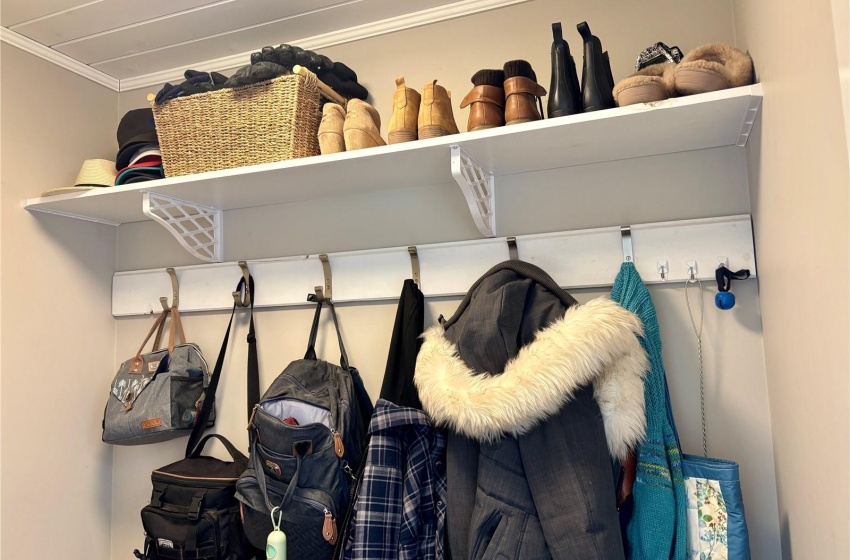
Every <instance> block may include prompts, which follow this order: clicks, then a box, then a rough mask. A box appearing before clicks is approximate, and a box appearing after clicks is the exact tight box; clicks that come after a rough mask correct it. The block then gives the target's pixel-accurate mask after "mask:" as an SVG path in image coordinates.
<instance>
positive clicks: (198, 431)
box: [174, 275, 260, 457]
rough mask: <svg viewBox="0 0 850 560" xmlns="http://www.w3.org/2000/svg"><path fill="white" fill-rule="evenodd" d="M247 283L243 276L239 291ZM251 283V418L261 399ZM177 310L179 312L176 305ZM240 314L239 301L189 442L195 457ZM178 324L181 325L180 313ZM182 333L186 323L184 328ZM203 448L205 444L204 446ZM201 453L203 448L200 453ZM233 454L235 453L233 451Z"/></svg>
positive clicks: (188, 454)
mask: <svg viewBox="0 0 850 560" xmlns="http://www.w3.org/2000/svg"><path fill="white" fill-rule="evenodd" d="M244 286H245V278H244V277H243V278H240V279H239V283H238V284H237V285H236V291H239V290H241V289H242V288H243V287H244ZM248 286H249V287H250V290H251V319H250V327H249V330H248V418H250V417H251V413H252V412H253V409H254V405H256V404H257V403H258V402H259V401H260V372H259V365H258V360H257V337H256V333H255V331H254V298H255V297H256V296H255V294H256V290H255V289H254V278H253V277H252V276H250V275H249V276H248ZM174 311H177V309H176V308H175V309H174ZM235 315H236V303H234V304H233V310H232V311H231V312H230V320H229V321H228V323H227V330H226V331H225V333H224V340H222V341H221V349H220V350H219V352H218V359H216V361H215V367H214V368H213V374H212V377H210V384H209V385H208V386H207V388H206V390H205V391H204V395H203V404H202V405H201V410H200V412H199V413H198V416H197V417H196V419H195V426H194V427H193V428H192V433H191V434H190V435H189V442H188V443H187V444H186V457H191V456H192V455H193V453H194V450H195V448H196V447H198V446H199V445H200V443H199V440H200V439H201V435H202V434H203V433H204V430H206V428H207V422H209V419H210V415H211V414H212V410H213V405H214V403H215V392H216V389H218V382H219V380H220V379H221V370H222V368H223V367H224V357H225V355H226V354H227V345H228V342H229V341H230V330H231V328H232V327H233V317H234V316H235ZM177 321H178V325H179V324H180V319H179V312H178V319H177ZM180 330H181V333H182V326H181V327H180ZM201 447H203V446H202V445H201ZM198 453H200V451H199V452H198ZM231 455H232V453H231Z"/></svg>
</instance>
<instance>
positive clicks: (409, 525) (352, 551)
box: [344, 399, 446, 560]
mask: <svg viewBox="0 0 850 560" xmlns="http://www.w3.org/2000/svg"><path fill="white" fill-rule="evenodd" d="M369 432H370V434H371V436H372V439H371V441H370V442H369V450H368V455H367V458H366V468H365V470H364V472H363V480H362V483H361V486H360V491H359V492H358V495H357V498H356V501H355V504H354V517H353V519H352V522H351V523H352V525H351V529H350V531H349V540H348V542H347V543H346V547H345V555H344V558H345V560H382V559H386V560H390V559H392V560H443V558H444V557H445V556H444V549H443V533H444V527H445V519H446V506H445V501H446V468H445V453H446V438H445V436H444V435H443V434H442V433H441V432H440V431H439V430H438V429H437V428H436V427H434V425H433V424H432V423H431V420H430V419H429V418H428V416H427V415H426V414H425V413H424V412H422V411H421V410H417V409H415V408H407V407H401V406H397V405H395V404H393V403H391V402H389V401H386V400H384V399H380V400H379V401H378V403H377V405H376V406H375V413H374V414H373V416H372V422H371V424H370V426H369Z"/></svg>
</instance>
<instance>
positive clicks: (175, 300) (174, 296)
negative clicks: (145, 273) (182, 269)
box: [159, 267, 180, 311]
mask: <svg viewBox="0 0 850 560" xmlns="http://www.w3.org/2000/svg"><path fill="white" fill-rule="evenodd" d="M165 272H167V273H168V275H169V276H170V277H171V305H168V298H167V297H165V296H162V297H161V298H159V303H160V305H162V309H163V311H168V310H169V309H171V308H176V307H178V305H179V304H180V286H179V284H178V283H177V273H176V272H174V269H173V268H171V267H168V268H166V269H165Z"/></svg>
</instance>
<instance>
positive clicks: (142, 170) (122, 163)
mask: <svg viewBox="0 0 850 560" xmlns="http://www.w3.org/2000/svg"><path fill="white" fill-rule="evenodd" d="M115 167H116V168H117V169H118V176H117V177H116V178H115V184H116V185H127V184H130V183H139V182H142V181H152V180H154V179H162V178H163V177H165V173H164V172H163V170H162V152H160V150H159V139H158V138H157V136H156V125H155V124H154V120H153V111H152V110H151V109H133V110H132V111H128V112H127V114H126V115H124V117H123V118H122V119H121V122H120V124H119V125H118V155H117V156H116V158H115Z"/></svg>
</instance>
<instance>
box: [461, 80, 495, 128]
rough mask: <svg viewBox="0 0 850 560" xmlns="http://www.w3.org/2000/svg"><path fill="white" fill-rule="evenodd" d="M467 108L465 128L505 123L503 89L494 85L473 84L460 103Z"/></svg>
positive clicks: (489, 126) (488, 126) (490, 126)
mask: <svg viewBox="0 0 850 560" xmlns="http://www.w3.org/2000/svg"><path fill="white" fill-rule="evenodd" d="M468 105H472V107H470V109H469V120H468V121H467V124H466V130H483V129H485V128H493V127H496V126H504V124H505V90H504V89H502V88H500V87H496V86H475V87H474V88H472V91H470V92H469V93H467V94H466V97H464V98H463V101H461V103H460V108H461V109H463V108H465V107H466V106H468Z"/></svg>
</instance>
